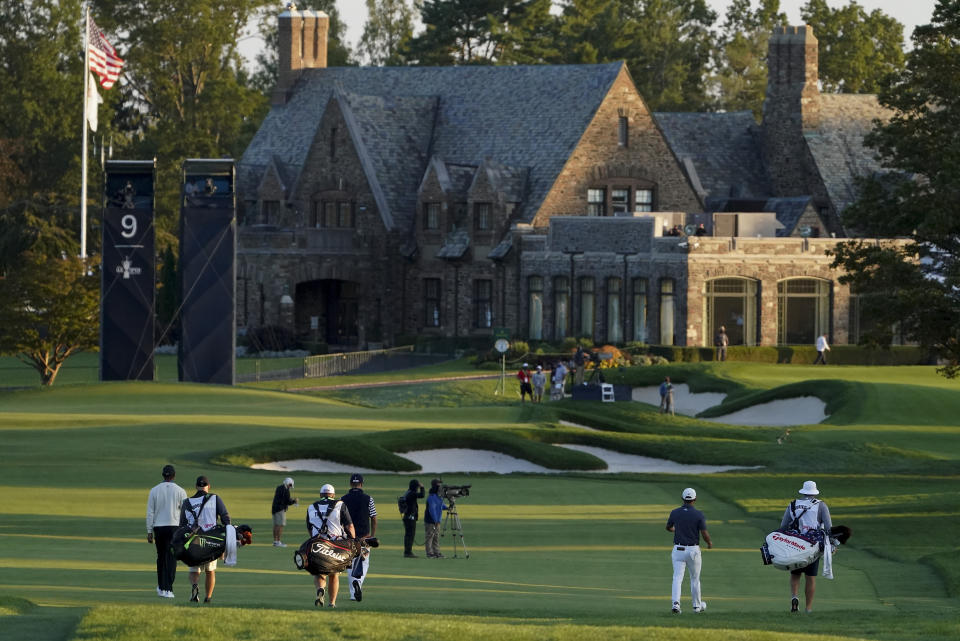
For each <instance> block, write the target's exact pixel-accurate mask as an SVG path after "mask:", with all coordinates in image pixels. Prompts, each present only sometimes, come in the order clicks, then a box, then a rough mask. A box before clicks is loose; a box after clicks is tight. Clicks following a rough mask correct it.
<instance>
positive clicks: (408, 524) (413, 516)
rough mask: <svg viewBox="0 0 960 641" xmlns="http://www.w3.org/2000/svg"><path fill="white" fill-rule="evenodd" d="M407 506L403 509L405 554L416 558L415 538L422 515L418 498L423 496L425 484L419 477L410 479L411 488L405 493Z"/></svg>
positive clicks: (410, 557)
mask: <svg viewBox="0 0 960 641" xmlns="http://www.w3.org/2000/svg"><path fill="white" fill-rule="evenodd" d="M403 498H404V500H405V502H406V508H405V509H404V511H403V517H402V518H403V556H404V557H406V558H408V559H415V558H417V555H416V554H414V553H413V538H414V536H416V534H417V518H419V516H420V506H419V505H418V503H417V499H422V498H423V485H421V484H420V481H418V480H417V479H410V485H409V489H407V491H406V493H405V494H404V495H403Z"/></svg>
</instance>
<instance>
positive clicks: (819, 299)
mask: <svg viewBox="0 0 960 641" xmlns="http://www.w3.org/2000/svg"><path fill="white" fill-rule="evenodd" d="M820 334H827V335H828V336H829V334H830V281H828V280H820V279H818V278H791V279H789V280H781V281H780V282H778V283H777V344H779V345H803V344H807V345H810V344H812V343H813V342H814V341H815V340H816V339H817V336H819V335H820Z"/></svg>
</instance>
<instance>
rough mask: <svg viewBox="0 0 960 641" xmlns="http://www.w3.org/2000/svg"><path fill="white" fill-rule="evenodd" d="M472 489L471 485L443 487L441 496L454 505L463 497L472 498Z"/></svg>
mask: <svg viewBox="0 0 960 641" xmlns="http://www.w3.org/2000/svg"><path fill="white" fill-rule="evenodd" d="M470 487H471V486H469V485H441V486H440V496H442V497H443V498H445V499H447V500H448V501H450V502H451V503H453V502H454V501H456V500H457V499H458V498H460V497H461V496H470Z"/></svg>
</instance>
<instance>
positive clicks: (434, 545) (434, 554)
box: [423, 479, 447, 559]
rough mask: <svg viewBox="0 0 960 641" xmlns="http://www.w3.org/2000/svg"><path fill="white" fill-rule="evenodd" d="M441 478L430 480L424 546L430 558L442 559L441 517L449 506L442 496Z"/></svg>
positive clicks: (424, 514) (424, 526)
mask: <svg viewBox="0 0 960 641" xmlns="http://www.w3.org/2000/svg"><path fill="white" fill-rule="evenodd" d="M441 483H442V482H441V481H440V479H433V480H432V481H430V494H428V495H427V509H426V510H424V512H423V531H424V537H423V538H424V542H423V547H424V548H425V550H426V553H427V558H428V559H442V558H443V555H442V554H440V518H441V516H442V515H443V511H444V510H445V509H447V506H446V505H444V504H443V498H442V497H441V496H440V485H441Z"/></svg>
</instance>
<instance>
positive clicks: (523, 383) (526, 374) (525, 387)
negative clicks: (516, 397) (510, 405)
mask: <svg viewBox="0 0 960 641" xmlns="http://www.w3.org/2000/svg"><path fill="white" fill-rule="evenodd" d="M517 380H518V381H520V402H521V403H522V402H524V401H525V400H526V398H527V395H528V394H529V395H530V400H531V401H533V387H531V385H530V365H529V364H527V363H524V364H523V367H521V368H520V370H519V371H518V372H517Z"/></svg>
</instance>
